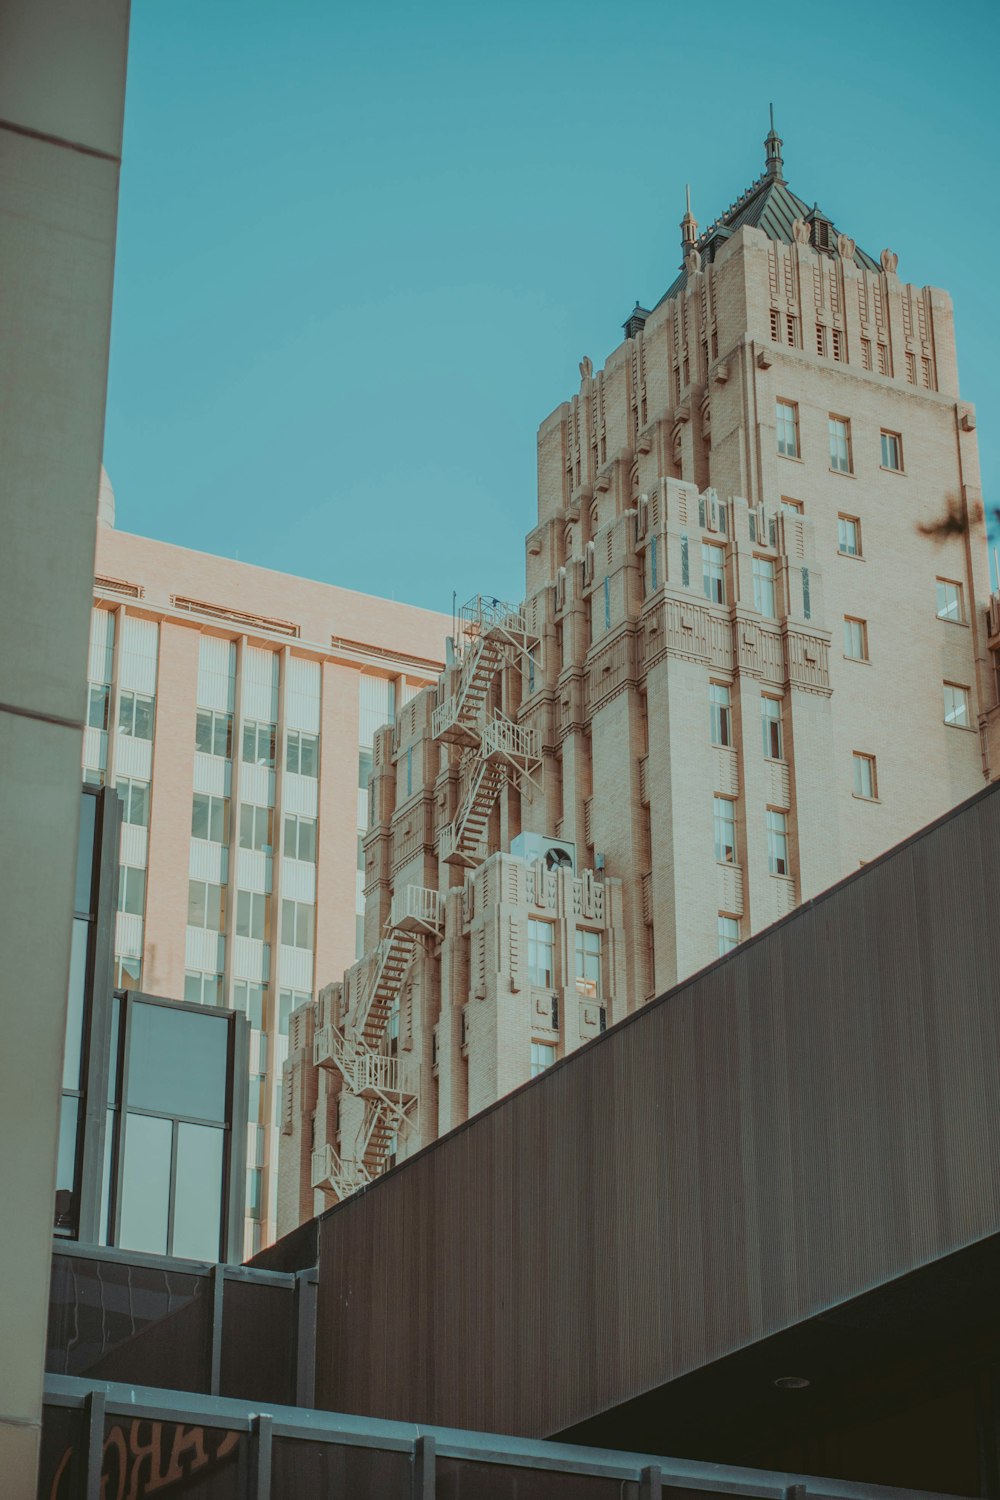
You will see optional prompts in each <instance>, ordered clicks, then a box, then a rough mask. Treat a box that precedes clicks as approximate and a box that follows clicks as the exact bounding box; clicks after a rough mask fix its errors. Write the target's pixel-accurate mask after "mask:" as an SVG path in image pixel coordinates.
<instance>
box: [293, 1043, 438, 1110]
mask: <svg viewBox="0 0 1000 1500" xmlns="http://www.w3.org/2000/svg"><path fill="white" fill-rule="evenodd" d="M313 1062H314V1064H315V1065H316V1067H317V1068H336V1070H337V1072H338V1073H340V1074H341V1076H342V1077H343V1080H344V1082H345V1084H346V1085H347V1087H348V1089H349V1090H350V1092H351V1093H352V1094H357V1095H359V1096H360V1097H361V1098H364V1099H378V1100H386V1099H387V1100H388V1101H389V1102H391V1103H392V1104H394V1105H396V1104H401V1103H402V1102H403V1101H404V1100H409V1099H412V1098H414V1097H415V1095H414V1094H413V1092H412V1090H410V1089H408V1088H406V1087H405V1086H404V1080H403V1077H402V1073H401V1070H400V1066H399V1058H397V1057H384V1056H383V1055H382V1053H381V1052H372V1051H371V1050H370V1049H369V1048H367V1047H366V1046H365V1045H364V1043H362V1042H355V1041H348V1039H347V1038H346V1037H345V1036H344V1033H343V1032H342V1031H339V1030H338V1029H337V1027H336V1026H321V1027H320V1028H319V1030H318V1031H317V1032H316V1034H315V1036H314V1037H313Z"/></svg>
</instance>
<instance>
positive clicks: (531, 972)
mask: <svg viewBox="0 0 1000 1500" xmlns="http://www.w3.org/2000/svg"><path fill="white" fill-rule="evenodd" d="M543 932H544V937H543V936H542V933H543ZM539 957H547V958H548V964H547V965H543V964H541V963H539V961H538V959H539ZM546 973H547V974H548V978H545V977H544V975H545V974H546ZM540 976H541V977H540ZM555 982H556V924H555V923H554V922H547V921H545V919H544V918H543V917H529V918H528V983H529V984H530V985H531V986H532V988H533V989H536V990H551V989H554V988H555Z"/></svg>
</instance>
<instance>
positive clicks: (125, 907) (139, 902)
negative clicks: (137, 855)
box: [118, 865, 146, 917]
mask: <svg viewBox="0 0 1000 1500" xmlns="http://www.w3.org/2000/svg"><path fill="white" fill-rule="evenodd" d="M145 909H146V872H145V870H140V869H138V867H137V866H135V865H122V867H121V869H120V871H119V872H118V910H119V911H125V912H129V913H130V914H131V915H132V916H133V917H141V916H142V914H143V912H144V911H145Z"/></svg>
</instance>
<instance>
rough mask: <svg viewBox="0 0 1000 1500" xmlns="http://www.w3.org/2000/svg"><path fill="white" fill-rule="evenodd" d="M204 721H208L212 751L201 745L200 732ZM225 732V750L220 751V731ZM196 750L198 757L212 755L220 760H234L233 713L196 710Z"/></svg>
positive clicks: (215, 709) (208, 709) (207, 709)
mask: <svg viewBox="0 0 1000 1500" xmlns="http://www.w3.org/2000/svg"><path fill="white" fill-rule="evenodd" d="M203 721H207V724H206V727H207V728H208V740H209V745H210V746H211V748H210V749H208V750H206V749H204V747H203V746H202V745H201V744H199V740H198V731H199V729H200V728H202V727H203ZM220 728H221V729H222V731H223V743H224V745H225V750H224V751H220V750H219V749H218V748H217V747H218V741H219V729H220ZM194 748H195V753H196V754H197V755H211V756H214V757H217V758H218V759H219V760H232V758H233V716H232V714H231V713H228V712H223V710H222V709H218V708H198V709H196V710H195V719H194Z"/></svg>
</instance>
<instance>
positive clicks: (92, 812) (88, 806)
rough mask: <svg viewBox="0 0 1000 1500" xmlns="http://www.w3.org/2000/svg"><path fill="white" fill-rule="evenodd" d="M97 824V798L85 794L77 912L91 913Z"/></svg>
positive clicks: (77, 873)
mask: <svg viewBox="0 0 1000 1500" xmlns="http://www.w3.org/2000/svg"><path fill="white" fill-rule="evenodd" d="M96 824H97V798H96V797H92V796H91V794H90V793H89V792H84V793H83V795H82V796H81V798H80V838H79V842H78V843H77V846H76V896H75V903H76V905H75V910H76V911H80V912H91V911H93V909H94V908H93V906H92V905H91V888H92V885H93V880H94V835H95V829H96Z"/></svg>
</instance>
